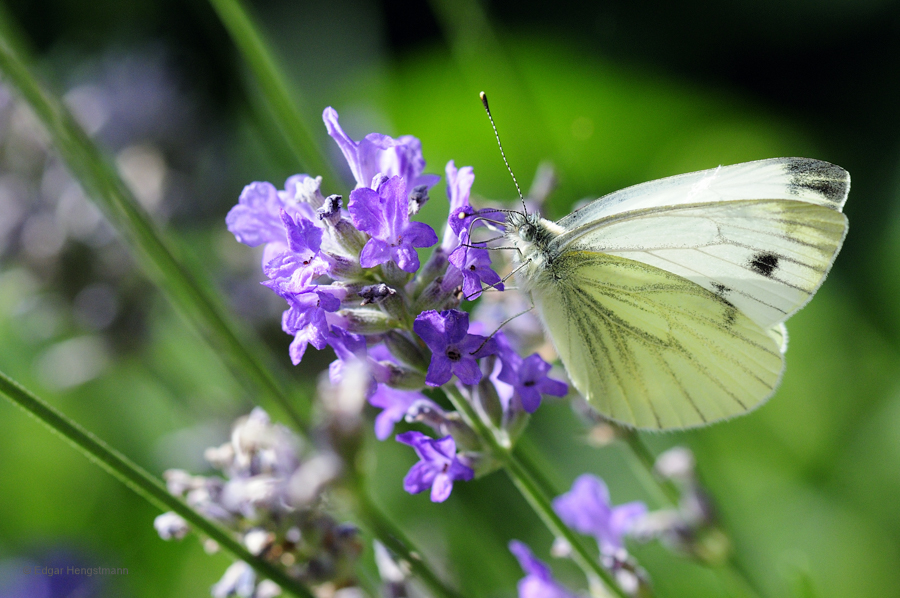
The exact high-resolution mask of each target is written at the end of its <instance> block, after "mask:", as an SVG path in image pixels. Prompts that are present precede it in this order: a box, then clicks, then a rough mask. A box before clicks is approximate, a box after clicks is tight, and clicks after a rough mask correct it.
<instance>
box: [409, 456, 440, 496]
mask: <svg viewBox="0 0 900 598" xmlns="http://www.w3.org/2000/svg"><path fill="white" fill-rule="evenodd" d="M436 477H437V470H435V469H434V467H432V466H431V464H430V463H428V462H427V461H419V462H418V463H416V464H415V465H413V466H412V467H411V468H410V470H409V473H407V474H406V477H404V478H403V489H404V490H406V491H407V492H409V493H410V494H418V493H419V492H422V491H424V490H427V489H428V488H431V485H432V484H433V483H434V479H435V478H436Z"/></svg>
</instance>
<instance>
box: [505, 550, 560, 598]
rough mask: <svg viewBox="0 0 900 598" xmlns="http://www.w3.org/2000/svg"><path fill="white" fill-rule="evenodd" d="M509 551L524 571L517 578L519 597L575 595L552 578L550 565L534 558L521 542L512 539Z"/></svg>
mask: <svg viewBox="0 0 900 598" xmlns="http://www.w3.org/2000/svg"><path fill="white" fill-rule="evenodd" d="M509 551H510V552H512V553H513V555H515V557H516V559H518V561H519V565H521V566H522V570H523V571H525V577H524V578H522V579H521V580H519V583H518V585H517V587H518V589H519V598H575V595H574V594H572V593H571V592H569V591H568V590H567V589H566V588H564V587H563V586H562V585H561V584H560V583H559V582H558V581H556V580H555V579H553V573H552V572H551V571H550V567H548V566H547V564H546V563H544V562H543V561H542V560H540V559H538V558H536V557H535V556H534V554H533V553H532V552H531V549H529V548H528V546H526V545H525V544H523V543H522V542H519V541H518V540H512V541H511V542H510V543H509Z"/></svg>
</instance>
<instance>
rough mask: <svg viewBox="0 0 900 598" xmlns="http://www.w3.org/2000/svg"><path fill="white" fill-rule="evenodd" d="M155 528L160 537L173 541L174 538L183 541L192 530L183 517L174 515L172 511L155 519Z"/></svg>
mask: <svg viewBox="0 0 900 598" xmlns="http://www.w3.org/2000/svg"><path fill="white" fill-rule="evenodd" d="M153 527H155V528H156V533H158V534H159V537H160V538H162V539H163V540H171V539H173V538H174V539H176V540H181V539H182V538H184V537H185V536H186V535H187V533H188V532H189V531H190V530H191V528H190V527H189V526H188V523H187V521H185V520H184V519H183V518H182V517H181V515H179V514H177V513H172V512H171V511H170V512H168V513H163V514H162V515H160V516H158V517H157V518H156V519H154V520H153Z"/></svg>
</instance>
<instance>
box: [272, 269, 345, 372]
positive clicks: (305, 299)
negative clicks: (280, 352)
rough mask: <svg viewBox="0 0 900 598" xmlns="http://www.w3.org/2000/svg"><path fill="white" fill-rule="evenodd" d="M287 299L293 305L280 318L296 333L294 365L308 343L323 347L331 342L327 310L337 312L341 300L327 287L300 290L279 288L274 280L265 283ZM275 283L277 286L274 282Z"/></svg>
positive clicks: (292, 345)
mask: <svg viewBox="0 0 900 598" xmlns="http://www.w3.org/2000/svg"><path fill="white" fill-rule="evenodd" d="M263 284H265V285H266V286H269V287H270V288H273V290H276V292H278V293H279V294H280V295H282V297H284V298H285V299H287V302H288V305H290V308H289V309H288V310H287V311H285V312H284V315H283V316H282V318H281V329H282V330H284V331H285V332H287V333H288V334H293V335H294V340H293V342H291V346H290V349H289V353H290V356H291V362H292V363H293V364H294V365H297V364H298V363H300V360H302V359H303V354H304V353H305V352H306V347H307V346H308V345H310V344H311V345H312V346H314V347H315V348H316V349H319V350H321V349H324V348H325V346H326V345H327V344H328V334H329V330H330V329H329V326H328V320H327V319H326V317H325V313H326V312H335V311H337V310H338V308H339V307H340V306H341V301H340V299H339V298H338V297H336V296H335V295H334V294H332V293H331V292H328V291H327V290H326V289H327V287H322V286H318V287H310V288H309V289H305V290H303V291H301V292H299V293H283V292H279V289H278V288H277V284H275V283H274V281H271V282H269V283H263ZM273 285H274V286H273Z"/></svg>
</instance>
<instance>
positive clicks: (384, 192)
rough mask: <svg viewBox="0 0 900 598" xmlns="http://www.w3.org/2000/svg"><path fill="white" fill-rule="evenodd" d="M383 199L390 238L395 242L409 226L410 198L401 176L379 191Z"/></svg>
mask: <svg viewBox="0 0 900 598" xmlns="http://www.w3.org/2000/svg"><path fill="white" fill-rule="evenodd" d="M378 193H379V195H381V197H382V198H383V202H382V205H383V206H384V210H385V212H384V218H385V220H386V221H387V223H388V227H389V229H390V230H389V232H388V233H387V234H388V236H389V237H390V238H389V239H388V238H384V240H385V241H388V240H390V241H394V240H396V239H397V238H398V237H399V236H400V233H401V232H403V231H404V230H405V229H406V228H407V226H408V225H409V196H408V195H407V194H406V183H405V182H404V180H403V178H401V177H399V176H392V177H391V178H389V179H388V180H386V181H385V182H384V183H383V184H382V185H381V187H379V189H378Z"/></svg>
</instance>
